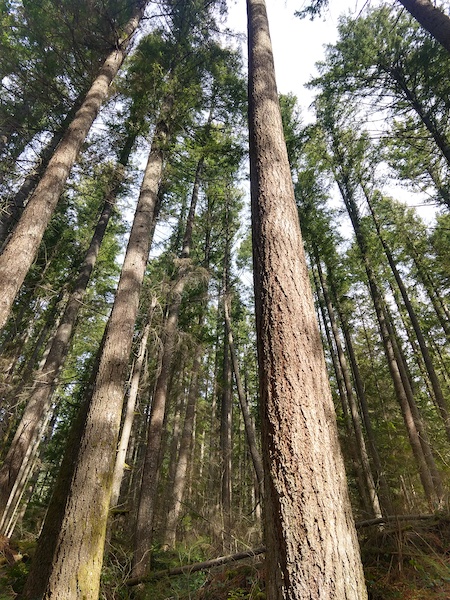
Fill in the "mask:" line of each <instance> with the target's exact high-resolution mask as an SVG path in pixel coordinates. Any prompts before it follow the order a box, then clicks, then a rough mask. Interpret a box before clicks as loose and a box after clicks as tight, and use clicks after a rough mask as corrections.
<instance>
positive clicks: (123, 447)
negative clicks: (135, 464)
mask: <svg viewBox="0 0 450 600" xmlns="http://www.w3.org/2000/svg"><path fill="white" fill-rule="evenodd" d="M154 300H155V304H154V305H153V304H152V307H151V309H150V310H151V311H153V309H154V307H155V305H156V298H155V299H154ZM149 319H150V320H149V322H148V323H147V325H146V326H145V327H144V331H143V332H142V337H141V341H140V344H139V352H138V355H137V357H136V362H135V363H134V368H133V374H132V377H131V385H130V391H129V393H128V401H127V408H126V412H125V417H124V420H123V425H122V432H121V434H120V440H119V445H118V449H117V456H116V464H115V467H114V475H113V485H112V493H111V506H112V507H115V506H117V504H118V502H119V496H120V487H121V484H122V479H123V473H124V469H125V459H126V456H127V451H128V444H129V441H130V435H131V429H132V427H133V421H134V413H135V410H136V403H137V398H138V392H139V382H140V379H141V372H142V365H143V362H144V357H145V353H146V351H147V341H148V336H149V333H150V322H151V316H150V318H149Z"/></svg>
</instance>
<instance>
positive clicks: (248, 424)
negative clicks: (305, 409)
mask: <svg viewBox="0 0 450 600" xmlns="http://www.w3.org/2000/svg"><path fill="white" fill-rule="evenodd" d="M227 296H228V294H227V293H226V292H225V295H224V299H223V313H224V317H225V324H226V330H227V334H228V335H227V337H228V346H229V349H230V355H231V364H232V366H233V372H234V378H235V381H236V388H237V392H238V396H239V403H240V405H241V410H242V417H243V419H244V426H245V435H246V438H247V443H248V448H249V451H250V455H251V457H252V461H253V467H254V469H255V474H256V479H257V481H258V485H259V487H260V493H262V491H263V485H264V469H263V463H262V458H261V455H260V453H259V450H258V445H257V443H256V431H255V425H254V423H253V421H252V417H251V415H250V409H249V407H248V403H247V398H246V396H245V391H244V387H243V385H242V381H241V376H240V372H239V363H238V359H237V356H236V350H235V348H234V340H233V330H232V327H231V320H230V311H229V308H228V297H227Z"/></svg>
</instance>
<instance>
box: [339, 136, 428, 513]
mask: <svg viewBox="0 0 450 600" xmlns="http://www.w3.org/2000/svg"><path fill="white" fill-rule="evenodd" d="M334 151H335V152H336V156H337V157H338V158H339V157H340V158H341V160H342V157H341V149H340V148H338V147H337V145H336V142H335V147H334ZM341 164H343V163H342V162H341ZM340 175H341V176H340ZM340 175H339V174H337V173H335V178H336V181H337V184H338V187H339V190H340V192H341V195H342V198H343V200H344V204H345V206H346V208H347V212H348V214H349V217H350V220H351V223H352V225H353V229H354V232H355V236H356V241H357V244H358V247H359V250H360V253H361V257H362V260H363V264H364V269H365V271H366V274H367V280H368V283H369V289H370V294H371V297H372V300H373V304H374V307H375V312H376V315H377V320H378V325H379V330H380V335H381V339H382V342H383V347H384V351H385V355H386V360H387V363H388V366H389V372H390V374H391V378H392V382H393V384H394V389H395V394H396V397H397V400H398V402H399V405H400V408H401V411H402V415H403V419H404V422H405V427H406V430H407V433H408V437H409V441H410V444H411V449H412V451H413V454H414V458H415V459H416V462H417V467H418V470H419V475H420V480H421V482H422V486H423V489H424V492H425V496H426V498H427V500H428V501H429V502H430V504H433V505H436V504H438V503H439V499H438V493H437V491H436V488H435V485H434V482H433V477H432V475H431V472H430V469H429V465H428V464H427V460H426V457H425V454H424V451H423V447H422V444H421V439H420V435H419V431H418V429H417V423H416V421H415V419H414V415H413V413H412V407H413V406H415V401H414V397H413V394H412V390H411V388H410V386H409V381H408V378H407V375H406V371H405V368H404V365H403V363H402V361H401V357H400V356H399V353H398V348H397V347H396V344H395V340H394V339H393V336H392V331H391V330H390V327H389V322H388V319H387V316H386V308H385V301H384V298H383V295H382V292H381V291H380V289H379V286H378V283H377V280H376V277H375V273H374V271H373V268H372V265H371V263H370V260H369V251H368V248H367V243H366V238H365V236H364V234H363V231H362V229H361V223H360V216H359V210H358V207H357V205H356V202H355V200H354V198H353V192H352V190H351V186H350V185H349V181H348V179H349V178H348V174H347V173H344V172H342V173H341V174H340Z"/></svg>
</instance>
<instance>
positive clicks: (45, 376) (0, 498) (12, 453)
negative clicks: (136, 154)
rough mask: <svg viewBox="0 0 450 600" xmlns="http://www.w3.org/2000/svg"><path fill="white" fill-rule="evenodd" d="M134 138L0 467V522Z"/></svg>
mask: <svg viewBox="0 0 450 600" xmlns="http://www.w3.org/2000/svg"><path fill="white" fill-rule="evenodd" d="M134 139H135V134H132V135H130V136H129V138H128V139H127V141H126V143H125V146H124V149H123V151H122V153H121V157H120V163H119V166H118V167H117V168H116V172H115V173H114V177H113V179H112V183H111V184H110V187H109V190H108V191H107V193H106V198H105V203H104V205H103V209H102V212H101V214H100V218H99V220H98V223H97V226H96V228H95V231H94V235H93V236H92V240H91V243H90V245H89V249H88V251H87V253H86V256H85V258H84V261H83V264H82V266H81V268H80V271H79V274H78V277H77V280H76V282H75V285H74V288H73V290H72V293H71V295H70V298H69V300H68V302H67V305H66V308H65V311H64V315H63V317H62V319H61V321H60V323H59V326H58V328H57V330H56V333H55V335H54V337H53V340H52V343H51V346H50V350H49V353H48V356H47V359H46V361H45V364H44V365H43V367H42V369H40V371H39V372H38V374H37V377H36V385H35V387H34V389H33V392H32V394H31V396H30V398H29V400H28V403H27V406H26V408H25V412H24V414H23V415H22V418H21V421H20V423H19V426H18V428H17V430H16V433H15V436H14V439H13V441H12V443H11V447H10V449H9V451H8V454H7V456H6V458H5V461H4V463H3V465H2V467H1V468H0V522H1V515H2V514H3V511H4V509H5V506H6V503H7V502H8V498H9V495H10V493H11V490H12V488H13V487H14V485H15V481H16V478H17V474H18V472H19V470H20V468H21V465H22V462H23V460H24V457H25V454H26V452H27V448H28V446H29V445H30V443H31V440H32V439H34V438H35V434H36V431H37V430H38V429H39V427H40V423H41V420H42V418H43V416H45V415H46V414H47V412H48V411H49V409H50V404H51V398H52V395H53V392H54V390H55V387H56V384H57V380H58V375H59V373H60V372H61V369H62V368H63V366H64V362H65V360H66V357H67V354H68V352H69V348H70V342H71V340H72V337H73V333H74V330H75V325H76V321H77V318H78V313H79V311H80V309H81V307H82V304H83V298H84V295H85V292H86V288H87V285H88V283H89V280H90V277H91V274H92V271H93V269H94V266H95V263H96V261H97V256H98V253H99V250H100V246H101V243H102V241H103V238H104V236H105V233H106V228H107V226H108V223H109V220H110V217H111V214H112V211H113V207H114V205H115V201H116V197H117V193H118V191H119V188H120V185H121V183H122V180H123V173H124V166H125V164H126V163H127V162H128V158H129V155H130V152H131V148H132V146H133V143H134Z"/></svg>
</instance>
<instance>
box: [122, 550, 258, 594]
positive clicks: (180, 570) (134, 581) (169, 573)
mask: <svg viewBox="0 0 450 600" xmlns="http://www.w3.org/2000/svg"><path fill="white" fill-rule="evenodd" d="M265 551H266V549H265V548H256V549H255V550H246V551H245V552H238V553H237V554H229V555H228V556H219V558H213V559H211V560H206V561H205V562H200V563H194V564H192V565H184V566H183V567H175V568H173V569H164V570H163V571H156V572H155V573H149V574H148V575H144V576H142V577H131V578H130V579H128V580H127V581H126V582H125V583H126V584H127V585H128V586H130V587H132V586H134V585H138V584H139V583H145V582H147V581H155V580H157V579H163V578H164V577H173V576H174V575H183V574H185V573H188V574H190V573H196V572H197V571H206V570H208V569H210V568H211V567H218V566H220V565H224V564H226V563H229V562H234V561H238V560H243V559H244V558H251V557H252V556H258V555H259V554H263V553H264V552H265Z"/></svg>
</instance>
